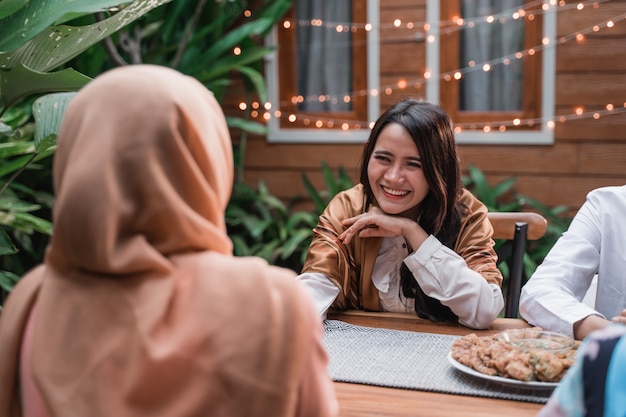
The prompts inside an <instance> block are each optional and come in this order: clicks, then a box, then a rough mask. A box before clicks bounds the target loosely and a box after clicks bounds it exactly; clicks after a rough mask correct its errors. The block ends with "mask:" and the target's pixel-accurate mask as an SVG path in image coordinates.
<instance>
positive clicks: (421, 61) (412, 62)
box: [380, 41, 426, 78]
mask: <svg viewBox="0 0 626 417" xmlns="http://www.w3.org/2000/svg"><path fill="white" fill-rule="evenodd" d="M425 66H426V49H425V46H424V42H416V41H414V42H405V43H390V44H385V45H381V48H380V72H381V74H385V75H386V76H391V75H392V74H401V75H404V78H406V75H407V74H408V75H409V76H410V78H417V76H418V75H421V74H423V72H424V67H425ZM399 78H402V77H401V76H400V77H399Z"/></svg>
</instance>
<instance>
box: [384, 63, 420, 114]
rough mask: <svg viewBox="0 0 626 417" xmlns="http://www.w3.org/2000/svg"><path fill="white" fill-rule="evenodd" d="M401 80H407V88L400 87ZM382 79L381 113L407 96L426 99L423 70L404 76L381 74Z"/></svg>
mask: <svg viewBox="0 0 626 417" xmlns="http://www.w3.org/2000/svg"><path fill="white" fill-rule="evenodd" d="M399 80H405V81H406V83H407V88H398V81H399ZM380 81H381V86H383V88H382V89H381V94H380V97H379V99H380V112H379V114H380V113H382V112H383V111H385V110H387V109H388V108H389V107H391V106H393V105H394V104H396V103H397V102H399V101H400V100H403V99H405V98H408V97H413V98H416V99H424V98H425V97H426V85H425V83H424V77H423V76H422V73H421V72H420V73H419V74H405V75H404V76H387V75H384V74H381V77H380ZM386 88H389V91H386Z"/></svg>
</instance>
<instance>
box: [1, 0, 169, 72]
mask: <svg viewBox="0 0 626 417" xmlns="http://www.w3.org/2000/svg"><path fill="white" fill-rule="evenodd" d="M90 1H91V0H82V1H73V2H71V4H75V3H81V4H82V3H86V2H90ZM118 1H119V0H118ZM170 1H172V0H136V1H134V2H133V3H132V4H130V5H129V6H128V7H126V8H125V9H123V10H121V11H120V12H119V13H117V14H115V15H113V16H112V17H110V18H108V19H106V20H103V21H101V22H98V23H94V24H92V25H86V26H80V27H75V26H53V27H48V28H44V29H43V31H42V32H41V33H40V34H39V35H37V36H36V37H34V38H33V39H31V40H30V41H29V42H27V43H26V44H24V46H22V47H21V48H19V49H17V50H15V51H14V52H12V53H9V54H0V68H2V69H8V68H12V67H14V66H15V65H17V64H18V63H21V64H22V65H24V66H25V67H28V68H31V69H33V70H36V71H42V72H45V71H50V70H52V69H54V68H57V67H58V66H59V65H61V64H64V63H66V62H67V61H69V60H70V59H72V58H74V57H75V56H77V55H78V54H80V53H81V52H83V51H85V50H86V49H88V48H89V47H91V46H92V45H94V44H95V43H97V42H100V41H101V40H102V39H104V38H107V37H109V36H111V35H112V34H113V33H115V32H117V31H118V30H119V29H121V28H123V27H125V26H126V25H128V24H130V23H131V22H133V21H135V20H137V19H138V18H140V17H141V16H143V15H144V14H146V13H147V12H149V11H150V10H152V9H154V8H155V7H158V6H160V5H162V4H165V3H169V2H170ZM68 3H69V2H68Z"/></svg>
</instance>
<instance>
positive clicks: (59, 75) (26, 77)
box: [0, 64, 91, 108]
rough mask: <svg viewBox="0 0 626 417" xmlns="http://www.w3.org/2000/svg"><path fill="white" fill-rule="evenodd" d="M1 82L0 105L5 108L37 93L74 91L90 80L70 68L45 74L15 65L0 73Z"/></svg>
mask: <svg viewBox="0 0 626 417" xmlns="http://www.w3.org/2000/svg"><path fill="white" fill-rule="evenodd" d="M0 80H1V82H2V84H1V87H2V104H3V105H4V106H5V108H6V107H9V106H11V105H12V104H13V103H15V102H17V101H19V100H20V99H22V98H24V97H26V96H29V95H32V94H37V93H47V92H55V91H76V90H78V89H80V88H81V87H83V86H84V85H85V84H87V83H88V82H89V81H91V78H89V77H87V76H86V75H83V74H81V73H79V72H77V71H75V70H73V69H71V68H67V69H64V70H62V71H58V72H53V73H45V72H39V71H34V70H31V69H29V68H26V67H25V66H23V65H21V64H20V65H17V66H16V67H14V68H12V69H11V70H10V71H5V72H1V73H0Z"/></svg>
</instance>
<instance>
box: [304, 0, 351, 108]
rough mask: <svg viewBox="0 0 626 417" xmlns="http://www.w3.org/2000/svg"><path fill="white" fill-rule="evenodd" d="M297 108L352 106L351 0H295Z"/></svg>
mask: <svg viewBox="0 0 626 417" xmlns="http://www.w3.org/2000/svg"><path fill="white" fill-rule="evenodd" d="M295 6H296V21H297V22H298V25H297V32H296V38H297V40H296V45H297V59H296V77H297V94H298V96H301V97H303V101H302V102H301V103H299V104H298V110H299V111H305V112H328V111H330V112H336V111H350V110H352V102H351V101H348V102H347V103H346V102H345V101H344V99H343V97H344V96H345V95H349V94H350V91H351V88H352V33H351V30H350V28H351V22H352V1H351V0H296V1H295Z"/></svg>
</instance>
